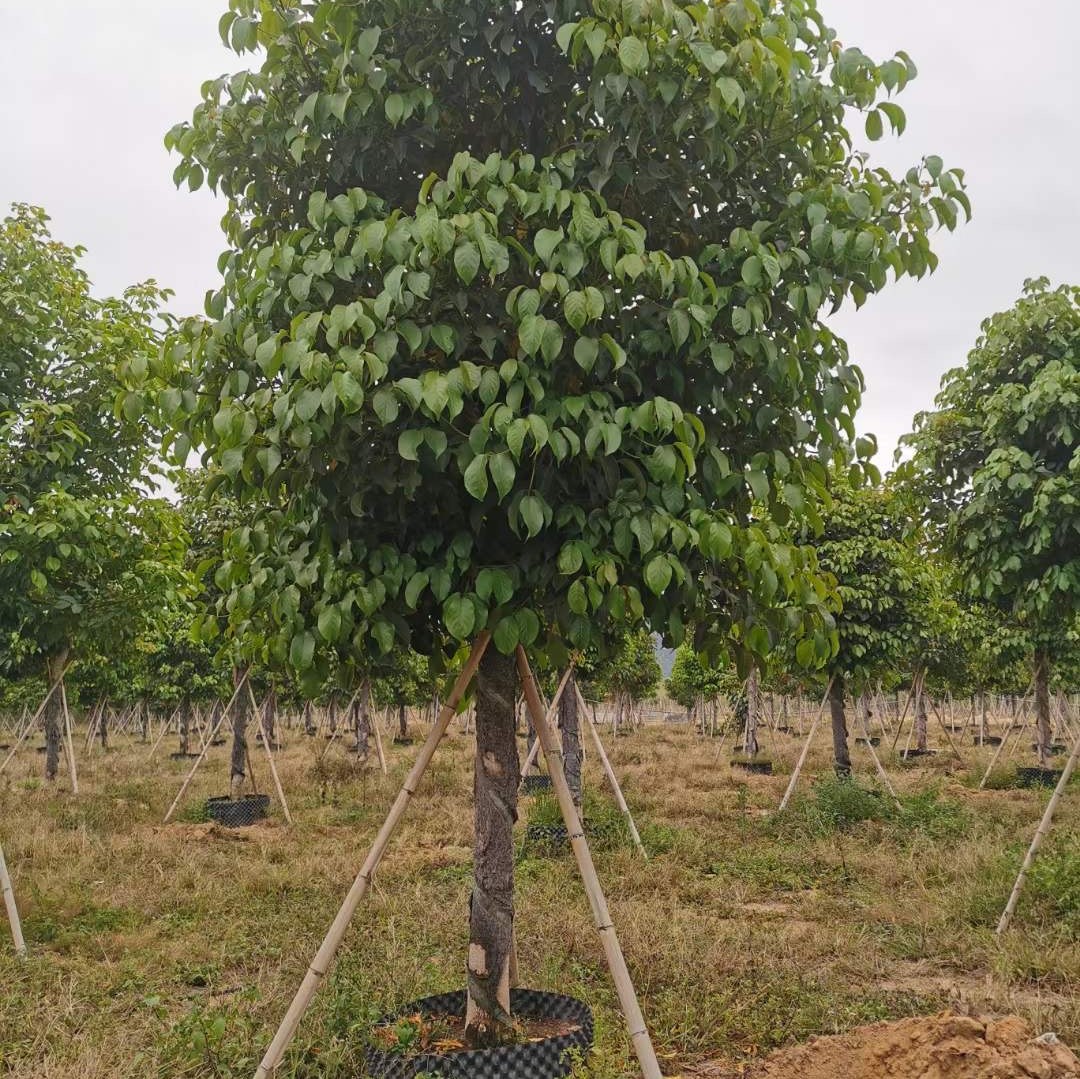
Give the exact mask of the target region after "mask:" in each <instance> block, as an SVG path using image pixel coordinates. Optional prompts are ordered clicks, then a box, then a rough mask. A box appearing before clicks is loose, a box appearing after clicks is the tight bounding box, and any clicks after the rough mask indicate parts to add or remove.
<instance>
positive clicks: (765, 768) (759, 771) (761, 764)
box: [731, 759, 772, 776]
mask: <svg viewBox="0 0 1080 1079" xmlns="http://www.w3.org/2000/svg"><path fill="white" fill-rule="evenodd" d="M731 767H732V768H739V769H741V770H742V771H744V772H749V773H750V774H751V775H755V776H771V775H772V761H755V760H745V759H744V760H738V759H736V760H733V761H732V762H731Z"/></svg>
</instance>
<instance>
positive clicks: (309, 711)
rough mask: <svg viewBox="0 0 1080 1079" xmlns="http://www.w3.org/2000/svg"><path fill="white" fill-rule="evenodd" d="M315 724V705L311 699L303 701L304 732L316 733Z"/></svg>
mask: <svg viewBox="0 0 1080 1079" xmlns="http://www.w3.org/2000/svg"><path fill="white" fill-rule="evenodd" d="M316 730H317V728H316V726H315V706H314V705H313V704H312V703H311V701H304V734H308V735H312V734H315V733H316Z"/></svg>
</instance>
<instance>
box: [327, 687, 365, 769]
mask: <svg viewBox="0 0 1080 1079" xmlns="http://www.w3.org/2000/svg"><path fill="white" fill-rule="evenodd" d="M361 689H363V686H357V687H356V692H355V693H354V694H353V695H352V696H351V697H350V698H349V703H348V704H347V705H345V711H344V712H342V713H341V716H342V720H343V722H342V723H339V724H338V725H337V726H336V727H335V728H334V729H333V730H332V731H331V732H330V737H329V738H328V739H327V740H326V748H325V749H324V750H323V751H322V753H320V754H319V760H320V761H321V760H325V759H326V754H327V753H329V752H330V747H331V746H332V745H333V744H334V743H335V742H336V741H337V736H338V731H341V730H344V729H345V727H344V724H345V723H346V722H348V719H349V713H350V712H351V711H352V706H353V705H354V704H355V703H356V698H357V697H359V696H360V690H361Z"/></svg>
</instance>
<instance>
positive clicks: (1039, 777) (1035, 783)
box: [1016, 768, 1062, 787]
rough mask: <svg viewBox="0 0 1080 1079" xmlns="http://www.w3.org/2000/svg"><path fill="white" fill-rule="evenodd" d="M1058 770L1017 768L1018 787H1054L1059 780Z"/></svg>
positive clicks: (1059, 770) (1059, 772) (1059, 773)
mask: <svg viewBox="0 0 1080 1079" xmlns="http://www.w3.org/2000/svg"><path fill="white" fill-rule="evenodd" d="M1061 774H1062V769H1060V768H1017V769H1016V785H1017V786H1018V787H1056V786H1057V785H1058V783H1059V782H1060V780H1061Z"/></svg>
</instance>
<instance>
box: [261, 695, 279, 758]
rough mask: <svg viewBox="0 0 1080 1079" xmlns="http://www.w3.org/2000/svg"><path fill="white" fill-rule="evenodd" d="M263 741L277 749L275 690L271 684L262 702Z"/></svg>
mask: <svg viewBox="0 0 1080 1079" xmlns="http://www.w3.org/2000/svg"><path fill="white" fill-rule="evenodd" d="M260 729H261V730H262V736H263V741H264V742H265V743H266V744H267V745H268V746H269V747H270V748H271V749H277V692H276V690H275V689H274V687H273V686H271V687H270V690H269V692H268V693H267V694H266V700H265V701H264V702H263V707H262V714H261V720H260Z"/></svg>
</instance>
